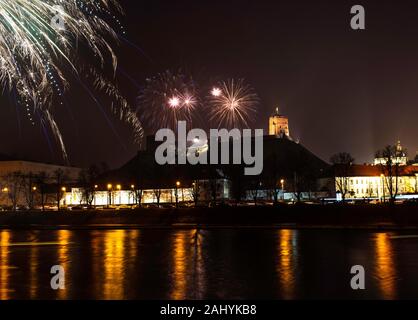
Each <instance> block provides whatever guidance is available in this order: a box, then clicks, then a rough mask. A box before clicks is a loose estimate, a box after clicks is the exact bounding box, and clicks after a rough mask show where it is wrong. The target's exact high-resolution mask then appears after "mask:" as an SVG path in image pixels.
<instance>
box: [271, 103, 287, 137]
mask: <svg viewBox="0 0 418 320" xmlns="http://www.w3.org/2000/svg"><path fill="white" fill-rule="evenodd" d="M269 135H271V136H287V137H290V130H289V119H288V118H287V117H285V116H283V115H281V114H280V112H279V108H276V112H275V113H274V114H273V115H272V116H271V117H270V120H269Z"/></svg>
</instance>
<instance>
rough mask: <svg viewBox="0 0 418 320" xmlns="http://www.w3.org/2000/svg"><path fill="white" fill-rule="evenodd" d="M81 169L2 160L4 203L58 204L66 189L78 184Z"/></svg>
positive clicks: (1, 197)
mask: <svg viewBox="0 0 418 320" xmlns="http://www.w3.org/2000/svg"><path fill="white" fill-rule="evenodd" d="M80 171H81V169H80V168H75V167H67V166H59V165H54V164H47V163H39V162H33V161H22V160H11V159H10V160H9V159H7V160H4V161H0V207H1V208H6V209H16V208H17V207H19V208H20V207H21V208H33V207H38V206H46V205H54V204H56V203H57V198H59V196H60V193H62V194H64V193H66V191H67V190H69V189H70V188H71V186H72V185H74V184H76V182H77V180H78V177H79V174H80ZM57 194H58V196H57Z"/></svg>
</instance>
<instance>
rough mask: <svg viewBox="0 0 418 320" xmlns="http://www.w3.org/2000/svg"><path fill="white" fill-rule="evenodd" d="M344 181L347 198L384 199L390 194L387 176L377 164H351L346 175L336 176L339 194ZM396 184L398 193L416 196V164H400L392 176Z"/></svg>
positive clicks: (417, 167)
mask: <svg viewBox="0 0 418 320" xmlns="http://www.w3.org/2000/svg"><path fill="white" fill-rule="evenodd" d="M344 180H345V182H346V185H347V188H346V190H347V191H348V194H347V198H351V199H370V198H375V199H376V198H377V199H379V200H384V198H386V199H387V198H388V197H389V196H390V192H389V184H390V183H389V182H388V180H389V178H388V177H387V176H386V175H385V174H384V172H383V170H382V167H381V166H379V165H352V166H351V167H350V169H349V171H348V174H347V177H336V180H335V183H336V191H337V193H339V194H341V193H342V192H343V191H342V190H341V188H342V187H341V186H342V185H343V184H344ZM396 180H397V185H398V195H400V196H403V195H417V197H418V166H416V165H410V166H400V167H399V174H398V176H397V177H394V178H393V180H392V181H393V183H396Z"/></svg>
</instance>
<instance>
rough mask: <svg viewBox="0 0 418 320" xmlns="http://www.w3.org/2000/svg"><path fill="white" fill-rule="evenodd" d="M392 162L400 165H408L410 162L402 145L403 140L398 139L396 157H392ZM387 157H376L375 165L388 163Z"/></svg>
mask: <svg viewBox="0 0 418 320" xmlns="http://www.w3.org/2000/svg"><path fill="white" fill-rule="evenodd" d="M392 162H393V163H394V164H398V165H400V166H406V165H407V164H408V156H407V154H406V151H405V150H404V148H403V147H402V145H401V142H400V141H398V143H397V144H396V157H395V158H393V159H392ZM386 163H387V159H386V158H375V159H374V165H375V166H377V165H386Z"/></svg>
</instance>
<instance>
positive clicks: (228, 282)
mask: <svg viewBox="0 0 418 320" xmlns="http://www.w3.org/2000/svg"><path fill="white" fill-rule="evenodd" d="M391 235H392V234H388V233H371V232H366V231H353V232H342V231H323V230H321V231H320V230H317V231H315V230H269V229H266V230H259V229H257V230H232V229H231V230H108V231H104V230H101V231H99V230H93V231H68V230H59V231H7V230H0V299H1V300H7V299H78V298H79V299H174V300H179V299H205V298H209V299H214V298H215V299H216V298H221V299H222V298H242V299H245V298H249V299H257V298H262V299H264V298H270V299H306V298H307V299H311V298H318V297H320V298H324V297H325V298H342V299H344V298H356V299H365V298H369V299H370V298H371V299H396V298H418V292H416V290H415V288H416V287H418V276H415V274H416V270H417V269H418V257H417V256H416V255H415V254H411V253H414V252H416V251H417V249H418V239H408V240H393V239H392V238H391ZM318 257H320V258H318ZM57 264H58V265H61V266H63V267H64V269H65V273H66V286H65V289H64V290H58V291H53V290H52V289H51V288H50V280H51V277H52V275H51V274H50V269H51V267H52V266H53V265H57ZM356 264H362V265H364V266H365V269H366V274H367V279H366V283H367V290H366V291H364V292H354V291H352V290H351V289H350V287H349V283H350V282H349V274H348V273H347V274H346V271H347V270H350V268H351V266H353V265H356ZM330 272H335V274H334V275H332V274H331V275H330V274H329V273H330ZM369 272H370V275H369ZM345 275H346V276H347V277H345ZM406 278H407V280H406V281H405V279H406ZM318 279H319V280H318ZM329 279H332V281H331V280H329ZM340 279H341V281H340ZM401 280H403V281H401ZM330 292H332V294H330Z"/></svg>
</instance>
